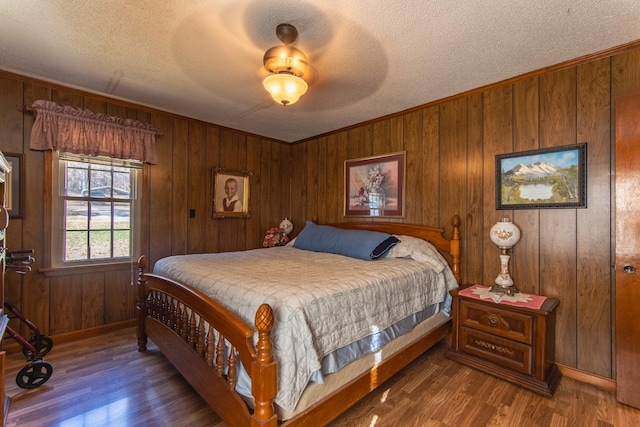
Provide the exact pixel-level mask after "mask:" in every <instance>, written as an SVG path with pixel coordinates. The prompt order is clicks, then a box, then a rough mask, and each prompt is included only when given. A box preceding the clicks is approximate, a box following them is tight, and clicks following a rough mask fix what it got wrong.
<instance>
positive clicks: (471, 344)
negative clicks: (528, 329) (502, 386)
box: [460, 327, 533, 375]
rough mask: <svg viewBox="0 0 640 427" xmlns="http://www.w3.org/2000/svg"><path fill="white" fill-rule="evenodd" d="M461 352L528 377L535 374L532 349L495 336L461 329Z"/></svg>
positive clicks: (474, 330)
mask: <svg viewBox="0 0 640 427" xmlns="http://www.w3.org/2000/svg"><path fill="white" fill-rule="evenodd" d="M460 350H461V351H463V352H465V353H469V354H471V355H473V356H476V357H480V358H482V359H484V360H487V361H489V362H493V363H497V364H498V365H500V366H504V367H506V368H509V369H512V370H514V371H517V372H521V373H523V374H526V375H532V374H533V364H532V359H533V349H532V347H531V346H528V345H524V344H522V343H519V342H514V341H511V340H507V339H503V338H500V337H497V336H495V334H494V335H492V334H487V333H484V332H482V331H479V330H476V329H472V328H466V327H461V328H460Z"/></svg>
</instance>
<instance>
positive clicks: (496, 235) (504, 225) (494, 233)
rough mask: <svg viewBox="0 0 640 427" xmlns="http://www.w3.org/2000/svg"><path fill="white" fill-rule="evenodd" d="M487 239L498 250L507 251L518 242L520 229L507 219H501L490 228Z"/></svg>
mask: <svg viewBox="0 0 640 427" xmlns="http://www.w3.org/2000/svg"><path fill="white" fill-rule="evenodd" d="M489 237H491V241H492V242H493V243H494V244H495V245H496V246H497V247H499V248H500V249H509V248H511V247H513V245H515V244H516V243H518V241H520V229H519V228H518V226H517V225H515V224H514V223H512V222H511V220H510V219H509V218H503V219H502V221H498V222H497V223H496V224H495V225H494V226H493V227H491V230H490V231H489Z"/></svg>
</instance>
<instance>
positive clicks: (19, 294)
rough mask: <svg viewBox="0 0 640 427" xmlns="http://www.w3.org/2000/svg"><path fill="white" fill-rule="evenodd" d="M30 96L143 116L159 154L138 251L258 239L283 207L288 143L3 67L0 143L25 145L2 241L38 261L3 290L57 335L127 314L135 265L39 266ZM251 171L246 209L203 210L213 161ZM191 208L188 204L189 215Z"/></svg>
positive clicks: (41, 229) (11, 147) (148, 178)
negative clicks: (18, 193)
mask: <svg viewBox="0 0 640 427" xmlns="http://www.w3.org/2000/svg"><path fill="white" fill-rule="evenodd" d="M36 99H47V100H51V101H54V102H57V103H58V104H61V105H70V106H72V107H79V108H86V109H89V110H91V111H94V112H97V113H104V114H109V115H113V116H118V117H124V118H131V119H137V120H140V121H142V122H145V123H151V124H152V125H153V126H154V127H155V128H156V129H158V130H159V132H160V133H161V134H162V135H161V136H160V137H159V138H158V140H157V146H158V160H159V161H158V164H157V165H152V166H148V167H146V168H145V170H144V172H143V181H144V183H143V191H142V192H141V194H142V197H143V206H142V217H143V220H142V244H141V246H142V247H141V253H143V254H147V255H149V256H150V257H151V260H152V261H155V260H157V259H159V258H161V257H163V256H167V255H173V254H185V253H199V252H219V251H236V250H242V249H247V248H257V247H260V246H261V244H262V238H263V237H264V232H265V230H266V229H267V228H269V227H273V226H276V225H277V224H279V223H280V221H281V220H282V219H283V218H284V217H289V216H290V203H289V180H290V154H291V147H290V146H289V145H288V144H285V143H282V142H279V141H272V140H268V139H262V138H259V137H256V136H253V135H248V134H245V133H241V132H237V131H233V130H230V129H226V128H222V127H218V126H214V125H210V124H206V123H202V122H199V121H196V120H191V119H188V118H184V117H179V116H175V115H172V114H167V113H163V112H159V111H154V110H149V109H145V108H143V107H139V106H135V105H132V104H127V103H124V102H119V101H114V100H109V99H106V98H102V97H98V96H94V95H90V94H87V93H83V92H80V91H75V90H71V89H67V88H63V87H59V86H54V85H50V84H46V83H42V82H38V81H34V80H32V79H28V78H23V77H21V76H16V75H12V74H9V73H0V126H1V127H0V150H1V151H2V152H5V153H7V152H8V153H22V154H24V165H23V167H24V168H25V172H26V174H25V175H26V180H25V181H26V182H25V184H26V189H25V190H26V191H25V196H26V200H25V214H24V218H21V219H11V221H10V225H9V228H8V232H7V242H8V247H9V248H10V249H12V248H13V249H18V248H33V249H34V250H35V258H36V263H35V264H34V265H33V266H32V267H33V271H32V272H31V273H30V274H28V275H24V276H19V275H17V274H14V273H11V272H8V273H7V284H6V295H7V298H9V300H11V301H12V302H13V303H14V304H15V305H17V306H18V307H20V309H21V310H22V311H23V312H24V313H25V314H26V315H27V316H28V317H29V318H30V320H32V321H33V322H34V323H35V324H36V325H38V327H39V328H41V330H42V331H43V333H45V334H48V335H59V334H65V333H72V332H77V331H82V330H86V329H90V328H95V327H101V326H103V325H108V324H111V323H115V322H119V321H124V320H128V319H132V318H133V317H134V296H135V293H134V286H133V283H134V282H135V279H136V277H137V272H136V271H135V269H133V268H131V267H129V266H124V267H122V268H120V269H100V268H91V269H90V270H86V269H85V270H82V271H80V272H53V273H49V274H48V275H45V274H43V273H42V272H40V271H38V270H39V269H40V268H42V267H43V265H45V264H43V261H44V260H45V259H46V257H47V254H46V244H45V243H46V240H45V239H46V233H45V222H44V215H43V212H45V207H44V203H45V188H46V179H47V178H46V177H47V172H46V170H47V169H48V167H47V165H46V163H47V162H46V161H45V154H44V153H43V152H39V151H33V150H30V149H29V138H30V133H31V126H32V124H33V115H32V113H28V112H25V109H24V106H26V105H31V104H32V102H33V101H34V100H36ZM214 167H221V168H225V169H230V170H237V171H245V170H246V171H250V172H252V174H253V176H252V180H251V185H250V191H251V193H250V194H251V204H250V205H251V212H250V213H251V216H250V217H249V218H246V219H244V218H225V219H212V218H211V203H212V200H211V199H212V196H211V195H212V188H211V187H212V170H213V168H214ZM190 210H195V217H194V218H191V217H190V215H189V212H190Z"/></svg>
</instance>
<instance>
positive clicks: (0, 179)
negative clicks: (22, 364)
mask: <svg viewBox="0 0 640 427" xmlns="http://www.w3.org/2000/svg"><path fill="white" fill-rule="evenodd" d="M9 172H11V167H10V166H9V163H7V160H6V159H5V157H4V155H3V154H2V152H0V301H2V302H3V304H4V257H5V248H6V242H5V230H6V228H7V226H8V225H9V212H7V210H6V209H5V207H4V201H5V200H4V193H5V183H6V177H7V174H8V173H9ZM0 317H4V305H2V306H0ZM3 335H4V327H3V328H2V329H1V330H0V426H4V425H5V422H6V420H7V411H8V410H9V399H8V397H7V396H5V392H4V380H5V378H4V366H5V352H4V351H2V336H3Z"/></svg>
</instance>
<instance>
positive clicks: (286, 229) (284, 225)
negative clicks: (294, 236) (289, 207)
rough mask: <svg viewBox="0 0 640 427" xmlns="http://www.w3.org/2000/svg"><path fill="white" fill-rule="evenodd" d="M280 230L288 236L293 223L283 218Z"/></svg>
mask: <svg viewBox="0 0 640 427" xmlns="http://www.w3.org/2000/svg"><path fill="white" fill-rule="evenodd" d="M280 228H282V229H283V230H284V232H285V233H287V234H290V233H291V232H292V231H293V223H292V222H291V221H289V220H288V219H287V218H285V219H283V220H282V222H281V223H280Z"/></svg>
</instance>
